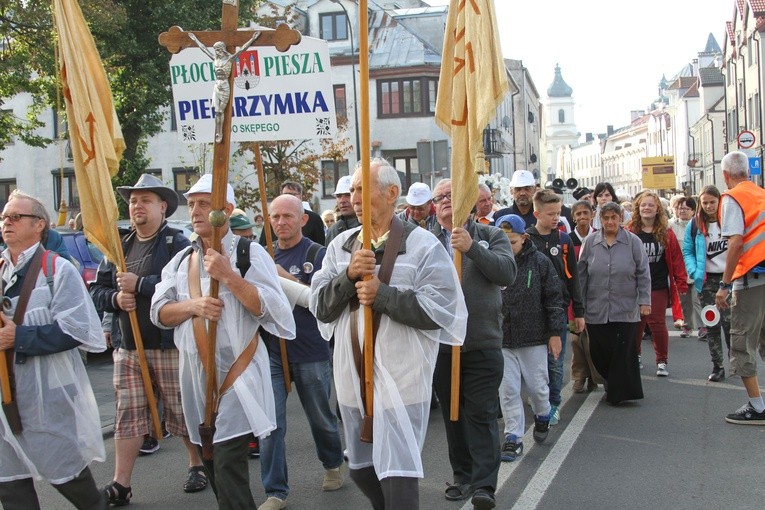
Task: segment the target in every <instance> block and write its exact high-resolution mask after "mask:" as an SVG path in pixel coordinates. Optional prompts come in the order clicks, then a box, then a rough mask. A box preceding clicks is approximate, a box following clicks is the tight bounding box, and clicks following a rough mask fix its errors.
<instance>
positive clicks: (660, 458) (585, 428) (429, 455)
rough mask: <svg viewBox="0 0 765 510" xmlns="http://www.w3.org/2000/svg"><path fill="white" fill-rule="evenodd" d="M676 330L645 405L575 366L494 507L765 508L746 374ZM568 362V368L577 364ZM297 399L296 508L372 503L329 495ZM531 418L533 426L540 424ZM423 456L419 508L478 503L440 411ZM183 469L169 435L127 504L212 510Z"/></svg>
mask: <svg viewBox="0 0 765 510" xmlns="http://www.w3.org/2000/svg"><path fill="white" fill-rule="evenodd" d="M670 335H671V338H670V349H669V370H670V377H669V378H657V377H656V376H655V366H654V364H653V363H651V361H650V360H652V359H653V349H652V347H651V344H650V342H644V343H643V360H644V364H645V369H644V370H643V388H644V392H645V398H644V399H643V400H642V401H639V402H636V403H632V404H627V405H623V406H620V407H613V406H609V405H607V404H606V403H605V402H603V401H602V398H603V392H602V390H600V391H597V392H593V393H590V394H572V393H571V385H570V382H569V381H568V374H567V379H566V387H565V388H564V406H563V408H562V413H561V423H560V424H559V425H557V426H555V427H552V428H551V432H550V436H549V437H548V440H547V441H546V442H545V443H544V444H542V445H535V444H534V442H533V440H532V439H531V433H530V432H529V433H528V434H527V437H526V439H525V441H524V444H525V447H526V449H525V452H524V453H523V455H522V456H521V457H520V458H519V459H518V460H517V461H516V462H513V463H503V465H502V467H501V469H500V474H499V488H498V491H497V508H502V509H514V510H516V509H518V510H520V509H523V510H534V509H537V508H539V509H544V510H558V509H560V510H572V509H588V510H598V509H604V510H605V509H615V508H622V509H644V508H645V509H672V510H681V509H717V508H736V509H753V510H754V509H758V510H760V509H762V508H765V484H763V482H762V476H763V467H764V465H765V427H753V426H737V425H730V424H727V423H725V421H724V419H723V418H724V415H725V414H727V413H729V412H733V411H734V410H735V409H737V408H738V407H739V406H741V405H742V404H743V403H744V402H745V400H746V399H745V392H744V390H743V387H742V386H741V381H740V379H737V378H735V379H726V380H725V381H724V382H722V383H710V382H707V379H706V378H707V375H708V374H709V371H710V368H711V363H710V361H709V353H708V350H707V346H706V342H702V341H699V340H698V339H697V338H696V337H691V338H688V339H682V338H680V337H679V334H678V333H677V332H675V331H671V333H670ZM569 352H570V351H569ZM568 356H569V357H570V354H568ZM98 363H108V359H107V358H105V359H104V360H98V361H96V362H91V364H92V369H93V370H94V371H100V372H104V371H108V366H107V367H104V366H97V364H98ZM567 365H568V366H569V367H570V361H567ZM288 406H289V407H288V435H287V448H288V452H287V455H288V462H289V469H290V486H291V490H292V492H291V494H290V497H289V499H288V508H290V509H295V510H298V509H359V508H369V506H368V503H367V501H366V499H365V498H364V497H363V496H362V495H361V493H360V491H359V490H358V489H357V488H356V487H355V486H354V485H353V483H352V482H350V480H348V479H347V476H346V484H345V486H344V487H343V488H341V489H340V490H338V491H336V492H331V493H327V492H322V491H321V482H322V477H323V470H322V467H321V465H320V464H319V462H318V461H317V459H316V455H315V450H314V446H313V441H312V439H311V436H310V432H309V429H308V424H307V421H306V420H305V417H304V416H303V413H302V409H301V407H300V403H299V399H298V398H297V395H294V394H293V395H291V397H290V399H289V402H288ZM106 408H108V406H106ZM103 409H104V406H102V412H103ZM529 414H530V412H529ZM530 418H531V417H530V416H529V417H528V418H527V423H531V424H533V419H530ZM501 429H502V426H501V424H500V430H501ZM106 445H107V461H106V462H105V463H96V464H94V465H93V466H92V469H93V471H94V473H95V477H96V480H97V482H98V484H99V485H103V484H105V483H107V482H108V481H110V480H111V474H112V469H113V467H112V463H113V459H114V457H113V442H112V440H111V439H107V440H106ZM423 459H424V464H425V479H423V480H421V481H420V506H421V508H422V509H427V510H431V509H433V510H435V509H439V510H440V509H454V510H457V509H460V510H462V509H470V508H472V505H470V504H469V503H467V504H466V503H465V502H448V501H446V500H445V499H444V498H443V489H444V487H445V483H446V482H448V481H451V469H450V467H449V461H448V455H447V448H446V442H445V437H444V428H443V423H442V421H441V415H440V412H435V413H432V415H431V418H430V424H429V428H428V435H427V440H426V444H425V448H424V451H423ZM185 473H186V460H185V450H184V449H183V446H182V444H181V442H180V440H179V439H177V438H170V439H167V440H164V441H162V443H161V449H160V451H159V452H157V453H156V454H154V455H151V456H147V457H141V458H139V459H138V462H137V465H136V469H135V472H134V476H133V482H132V486H133V500H132V503H131V505H130V507H129V508H157V509H168V510H170V509H182V510H193V509H207V508H215V500H214V497H213V493H212V491H211V490H210V489H209V488H208V489H207V490H206V491H204V492H202V493H197V494H185V493H184V492H183V491H182V488H181V487H182V484H183V481H184V479H185ZM344 474H346V475H347V471H344ZM250 480H251V483H250V485H251V488H252V491H253V494H254V496H255V501H256V503H258V504H260V503H262V502H263V501H264V500H265V495H264V493H263V489H262V485H261V483H260V463H259V460H252V461H251V462H250ZM38 487H39V489H38V490H39V493H40V498H41V503H42V505H43V508H46V509H48V508H50V509H59V508H69V506H68V504H67V503H66V502H65V500H64V499H63V498H62V497H61V496H59V495H58V493H56V491H55V490H54V489H52V488H51V487H50V486H48V485H47V484H39V485H38ZM402 510H405V509H402Z"/></svg>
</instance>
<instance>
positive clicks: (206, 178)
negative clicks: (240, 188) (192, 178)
mask: <svg viewBox="0 0 765 510" xmlns="http://www.w3.org/2000/svg"><path fill="white" fill-rule="evenodd" d="M194 193H212V174H204V175H203V176H202V177H200V178H199V180H198V181H197V182H195V183H194V185H193V186H192V187H191V188H190V189H189V190H188V191H187V192H186V193H184V194H183V196H184V197H186V198H187V199H188V198H189V195H193V194H194ZM226 202H228V203H229V204H231V205H233V206H234V207H236V197H235V196H234V188H233V187H232V186H231V184H229V183H226Z"/></svg>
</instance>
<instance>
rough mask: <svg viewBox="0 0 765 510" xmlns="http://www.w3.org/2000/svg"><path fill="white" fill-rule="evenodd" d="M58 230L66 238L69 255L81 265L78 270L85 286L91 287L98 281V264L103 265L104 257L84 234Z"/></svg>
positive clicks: (76, 231)
mask: <svg viewBox="0 0 765 510" xmlns="http://www.w3.org/2000/svg"><path fill="white" fill-rule="evenodd" d="M56 230H58V233H59V234H61V237H63V238H64V242H65V243H66V249H67V250H69V255H71V256H72V258H74V259H75V260H76V261H77V263H78V264H79V268H78V269H79V270H80V274H81V275H82V280H83V281H84V282H85V286H86V287H90V284H91V283H92V282H94V281H96V272H97V271H98V264H100V263H101V260H102V259H103V258H104V255H103V254H102V253H101V251H100V250H99V249H98V248H96V247H95V246H94V245H93V243H91V242H90V241H88V240H87V239H86V238H85V234H84V233H83V232H81V231H79V230H68V229H65V230H59V229H56Z"/></svg>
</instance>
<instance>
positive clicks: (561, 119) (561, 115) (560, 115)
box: [558, 108, 566, 124]
mask: <svg viewBox="0 0 765 510" xmlns="http://www.w3.org/2000/svg"><path fill="white" fill-rule="evenodd" d="M565 122H566V112H564V111H563V108H561V109H560V110H558V124H565Z"/></svg>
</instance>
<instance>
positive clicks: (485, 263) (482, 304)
mask: <svg viewBox="0 0 765 510" xmlns="http://www.w3.org/2000/svg"><path fill="white" fill-rule="evenodd" d="M465 230H467V231H468V233H470V237H472V238H473V245H472V246H471V247H470V249H469V250H468V251H467V252H466V253H465V254H464V255H463V257H462V292H463V294H465V305H466V306H467V310H468V323H467V334H466V336H465V343H464V344H463V345H462V350H463V351H476V350H480V349H494V348H496V349H499V348H501V347H502V293H501V292H500V287H504V286H507V285H510V284H511V283H513V281H514V280H515V274H516V272H517V267H516V265H515V258H514V257H513V250H512V249H511V248H510V241H508V240H507V236H506V235H505V233H504V232H502V230H500V229H498V228H496V227H491V226H489V225H482V224H480V223H476V222H474V221H473V220H468V222H467V224H465ZM431 232H433V234H434V235H435V236H436V237H438V240H439V241H441V244H442V245H443V246H444V247H446V237H445V236H444V231H443V229H442V228H441V225H440V224H438V223H436V225H434V227H433V230H431ZM450 349H451V347H450V346H448V345H441V346H440V352H442V353H445V352H450Z"/></svg>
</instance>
